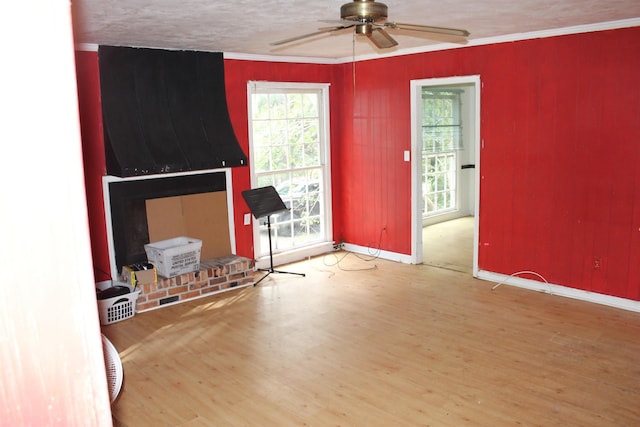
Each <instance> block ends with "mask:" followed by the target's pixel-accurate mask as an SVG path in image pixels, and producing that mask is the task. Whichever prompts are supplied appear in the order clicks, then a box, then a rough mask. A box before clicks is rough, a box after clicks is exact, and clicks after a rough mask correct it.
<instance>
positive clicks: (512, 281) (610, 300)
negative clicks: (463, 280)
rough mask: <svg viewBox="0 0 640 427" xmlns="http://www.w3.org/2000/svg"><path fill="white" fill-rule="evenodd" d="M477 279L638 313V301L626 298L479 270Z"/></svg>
mask: <svg viewBox="0 0 640 427" xmlns="http://www.w3.org/2000/svg"><path fill="white" fill-rule="evenodd" d="M476 277H477V278H478V279H481V280H487V281H490V282H495V283H496V286H497V285H498V284H499V285H500V286H502V285H509V286H516V287H518V288H524V289H530V290H533V291H539V292H545V293H548V294H551V295H558V296H561V297H567V298H573V299H578V300H582V301H588V302H593V303H596V304H602V305H608V306H611V307H616V308H621V309H623V310H629V311H635V312H640V301H634V300H630V299H626V298H620V297H614V296H611V295H604V294H599V293H597V292H590V291H583V290H581V289H575V288H569V287H566V286H561V285H554V284H552V283H545V282H539V281H537V280H531V279H524V278H522V277H517V276H513V275H512V276H509V275H506V274H500V273H493V272H491V271H485V270H479V271H478V274H477V276H476Z"/></svg>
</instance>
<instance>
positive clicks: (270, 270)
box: [253, 268, 306, 286]
mask: <svg viewBox="0 0 640 427" xmlns="http://www.w3.org/2000/svg"><path fill="white" fill-rule="evenodd" d="M258 271H266V272H267V274H265V275H264V276H262V277H261V278H260V280H258V281H257V282H256V283H254V284H253V286H258V284H259V283H260V282H262V281H263V280H264V279H266V278H267V277H268V276H269V275H270V274H271V273H280V274H295V275H296V276H302V277H305V276H306V274H304V273H294V272H292V271H282V270H272V269H270V268H259V269H258Z"/></svg>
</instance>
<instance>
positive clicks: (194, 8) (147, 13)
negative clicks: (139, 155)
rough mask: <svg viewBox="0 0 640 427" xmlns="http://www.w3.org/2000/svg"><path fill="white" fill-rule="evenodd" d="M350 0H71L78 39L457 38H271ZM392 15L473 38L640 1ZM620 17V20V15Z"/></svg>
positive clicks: (134, 42) (362, 44)
mask: <svg viewBox="0 0 640 427" xmlns="http://www.w3.org/2000/svg"><path fill="white" fill-rule="evenodd" d="M343 3H346V1H345V0H315V1H300V0H262V1H256V0H230V1H222V0H72V13H73V25H74V33H75V40H76V43H78V44H90V45H99V44H108V45H122V46H139V47H157V48H165V49H186V50H202V51H217V52H225V54H228V53H232V54H239V55H242V54H251V55H269V56H282V57H310V58H325V59H340V58H349V57H352V56H353V55H354V54H355V55H356V56H359V57H360V56H363V55H365V56H366V55H375V54H382V53H384V54H399V53H403V52H405V53H406V52H411V51H420V50H425V49H429V48H430V47H431V48H432V47H433V45H436V44H442V43H443V42H449V43H450V42H451V40H447V39H445V38H442V36H440V37H441V38H440V39H430V38H427V37H426V35H425V34H424V33H420V32H415V31H407V30H404V31H400V30H389V33H391V34H392V36H393V37H394V38H395V39H396V40H397V41H398V42H399V43H400V45H399V46H397V47H396V48H393V49H385V50H384V51H379V50H377V49H376V48H375V47H373V45H372V44H371V43H370V42H369V41H368V40H367V39H366V38H365V37H356V39H355V42H354V37H353V32H352V31H349V30H342V31H339V32H335V33H331V34H325V35H322V36H319V37H315V38H310V39H306V40H305V41H304V42H295V43H291V44H288V45H284V46H279V47H274V46H270V45H269V43H270V42H273V41H277V40H280V39H285V38H289V37H293V36H297V35H300V34H306V33H310V32H313V31H316V30H317V28H319V27H326V26H328V25H329V24H326V23H323V22H319V21H320V20H337V19H339V18H340V6H341V5H342V4H343ZM384 3H385V4H386V5H387V6H388V8H389V12H388V14H389V21H392V22H402V23H412V24H421V25H433V26H443V27H454V28H463V29H466V30H468V31H469V32H470V33H471V36H470V37H469V44H474V43H480V42H482V41H486V40H493V39H500V38H501V37H507V38H508V37H512V38H513V37H515V36H517V35H518V34H521V33H536V32H545V31H548V30H557V29H563V28H567V27H575V26H587V28H588V27H589V26H590V25H593V24H602V23H613V26H614V27H621V26H635V25H640V1H638V0H606V1H602V0H573V1H566V0H565V1H563V0H517V1H514V0H457V1H453V0H385V1H384ZM618 21H621V22H618Z"/></svg>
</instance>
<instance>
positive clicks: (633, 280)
mask: <svg viewBox="0 0 640 427" xmlns="http://www.w3.org/2000/svg"><path fill="white" fill-rule="evenodd" d="M638 52H640V27H632V28H626V29H619V30H611V31H600V32H593V33H582V34H575V35H568V36H561V37H549V38H542V39H534V40H525V41H519V42H511V43H502V44H494V45H485V46H467V47H462V48H457V49H453V50H445V51H438V52H430V53H422V54H412V55H406V56H399V57H391V58H382V59H375V60H367V61H361V62H357V63H356V64H352V63H347V64H336V65H324V64H292V63H269V62H261V61H239V60H225V76H226V79H227V81H226V90H227V97H228V99H227V102H228V104H229V112H230V115H231V120H232V123H233V126H234V129H235V131H236V134H237V136H238V139H239V140H240V144H241V146H242V148H243V149H244V150H245V152H248V135H247V105H246V104H247V100H246V82H247V81H248V80H270V81H292V82H295V81H300V82H302V81H304V82H329V83H331V88H330V98H331V125H332V126H331V140H332V153H331V159H332V162H333V164H332V177H333V180H334V189H333V191H334V193H333V197H334V200H333V202H334V204H333V206H334V209H333V214H334V237H335V238H336V239H338V240H340V239H342V240H344V241H346V242H348V243H352V244H354V245H360V246H368V247H371V246H375V245H377V242H378V241H379V239H380V230H381V227H382V226H383V225H386V226H387V232H386V233H385V235H384V236H383V238H382V241H381V249H383V250H385V251H390V252H394V253H399V254H406V255H410V252H411V221H410V218H411V202H410V194H411V193H410V191H411V189H410V183H411V171H410V165H409V164H408V163H407V162H404V161H403V160H402V153H403V151H404V150H409V149H410V147H411V132H410V131H411V129H410V123H411V117H410V115H411V113H410V91H409V89H408V88H409V82H410V81H411V80H417V79H427V78H434V77H451V76H463V75H480V77H481V81H482V88H481V102H482V105H481V117H480V126H481V137H482V145H481V150H480V153H479V156H480V159H481V170H480V184H479V185H480V202H479V203H480V211H479V218H480V223H479V242H478V246H479V253H478V264H479V268H480V269H482V270H485V271H490V272H496V273H502V274H511V273H514V272H516V271H520V270H524V269H527V270H528V269H530V270H534V271H536V272H538V273H539V274H541V275H543V276H544V277H545V278H546V279H547V280H549V281H550V282H552V283H556V284H559V285H564V286H568V287H573V288H577V289H582V290H588V291H595V292H600V293H603V294H607V295H612V296H619V297H624V298H631V299H639V298H640V267H639V264H640V263H639V262H638V260H639V259H640V206H638V204H639V203H640V202H638V201H637V200H638V199H639V196H640V188H639V186H640V168H638V167H637V165H636V164H635V162H636V161H637V160H638V159H639V158H640V148H639V147H640V144H638V143H637V141H638V140H640V120H638V117H640V91H639V90H637V86H638V77H637V76H638V75H640V55H638V54H637V53H638ZM354 69H355V87H354V78H353V77H354ZM85 71H86V70H85ZM88 72H89V73H90V72H91V71H90V70H88ZM81 79H82V78H81V77H79V81H80V80H81ZM83 135H84V131H83ZM89 138H91V136H89ZM95 138H97V137H95ZM85 146H89V147H92V148H95V147H97V146H99V142H95V143H94V142H91V143H90V144H85ZM249 161H251V160H250V159H249ZM88 173H90V174H92V173H99V172H96V171H90V172H88ZM233 177H234V201H235V204H236V209H235V212H236V216H237V217H236V218H235V223H236V236H237V248H238V254H239V255H242V256H249V257H251V256H252V254H253V248H252V235H251V230H250V227H247V226H244V225H242V224H243V221H242V215H243V214H244V213H245V212H248V209H247V207H246V206H244V202H243V201H242V198H241V197H240V192H241V191H242V190H244V189H246V188H248V187H249V168H236V169H234V170H233ZM87 191H91V190H89V189H88V190H87ZM89 199H90V200H91V199H92V197H91V195H89ZM90 203H91V202H90ZM92 210H93V212H94V213H95V214H97V212H98V211H99V208H96V209H93V208H92ZM93 222H94V223H95V224H99V223H100V220H98V219H94V220H93ZM97 228H99V226H98V227H97ZM92 230H93V229H92ZM92 239H95V240H97V243H96V242H95V241H94V242H93V245H94V251H96V249H95V246H96V245H97V246H100V245H101V244H102V243H101V242H100V240H101V238H100V236H97V237H96V236H94V235H93V233H92ZM96 253H97V254H98V255H97V256H99V254H100V253H101V252H100V250H97V251H96ZM95 256H96V255H95V254H94V257H95Z"/></svg>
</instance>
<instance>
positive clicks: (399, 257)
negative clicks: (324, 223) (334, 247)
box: [343, 243, 412, 264]
mask: <svg viewBox="0 0 640 427" xmlns="http://www.w3.org/2000/svg"><path fill="white" fill-rule="evenodd" d="M343 247H344V250H345V251H349V252H355V253H357V254H362V255H366V256H370V257H378V258H382V259H386V260H389V261H396V262H401V263H403V264H411V263H412V258H411V255H405V254H399V253H396V252H389V251H382V250H380V249H376V248H368V247H366V246H359V245H353V244H351V243H345V244H344V246H343Z"/></svg>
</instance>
